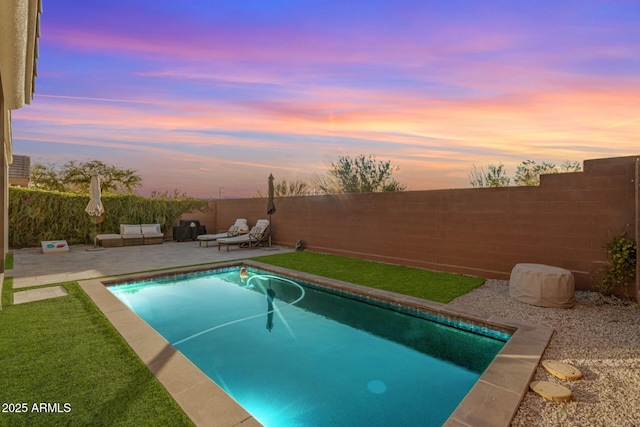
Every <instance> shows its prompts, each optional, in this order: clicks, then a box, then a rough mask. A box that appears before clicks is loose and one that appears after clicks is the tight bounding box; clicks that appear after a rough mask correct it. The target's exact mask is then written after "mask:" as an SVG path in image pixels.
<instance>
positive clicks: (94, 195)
mask: <svg viewBox="0 0 640 427" xmlns="http://www.w3.org/2000/svg"><path fill="white" fill-rule="evenodd" d="M100 197H101V192H100V178H99V177H98V174H95V173H94V174H93V175H92V176H91V184H89V204H87V207H86V208H85V211H86V212H87V213H88V214H89V216H90V217H92V218H93V248H94V249H97V248H98V241H97V233H96V225H97V223H98V217H100V216H101V215H102V214H103V213H104V206H103V205H102V200H101V199H100Z"/></svg>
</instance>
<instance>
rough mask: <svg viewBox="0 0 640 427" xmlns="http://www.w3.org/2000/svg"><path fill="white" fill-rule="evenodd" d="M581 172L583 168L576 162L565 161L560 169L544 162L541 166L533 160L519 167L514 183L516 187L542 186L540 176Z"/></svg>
mask: <svg viewBox="0 0 640 427" xmlns="http://www.w3.org/2000/svg"><path fill="white" fill-rule="evenodd" d="M581 170H582V166H581V165H580V163H579V162H576V161H573V162H572V161H569V160H565V161H564V162H563V163H562V165H560V168H558V167H556V165H555V164H553V163H547V162H542V164H541V165H537V164H536V162H534V161H533V160H525V161H523V162H522V163H521V164H520V166H518V169H517V170H516V175H515V176H514V178H513V182H515V183H516V185H540V175H545V174H552V173H559V172H580V171H581Z"/></svg>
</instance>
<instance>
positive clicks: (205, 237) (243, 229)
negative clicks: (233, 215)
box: [197, 219, 249, 247]
mask: <svg viewBox="0 0 640 427" xmlns="http://www.w3.org/2000/svg"><path fill="white" fill-rule="evenodd" d="M248 232H249V225H247V220H246V219H236V222H235V223H234V224H233V225H232V226H231V227H229V229H228V230H227V231H221V232H220V233H218V234H201V235H200V236H198V237H197V239H198V246H202V243H205V244H206V247H209V242H213V241H216V240H218V239H220V238H224V237H235V236H239V235H241V234H247V233H248Z"/></svg>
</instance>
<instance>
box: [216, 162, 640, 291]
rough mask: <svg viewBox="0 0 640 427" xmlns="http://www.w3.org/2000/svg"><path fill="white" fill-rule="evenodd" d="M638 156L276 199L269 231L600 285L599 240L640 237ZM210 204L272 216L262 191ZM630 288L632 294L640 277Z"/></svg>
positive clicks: (252, 217)
mask: <svg viewBox="0 0 640 427" xmlns="http://www.w3.org/2000/svg"><path fill="white" fill-rule="evenodd" d="M639 157H640V156H630V157H619V158H612V159H597V160H587V161H585V162H584V171H583V172H577V173H563V174H554V175H544V176H542V177H541V183H540V186H537V187H503V188H470V189H450V190H432V191H407V192H395V193H365V194H340V195H330V196H308V197H286V198H277V199H276V208H277V211H276V213H275V214H274V215H273V216H272V239H273V241H274V243H277V244H281V245H285V246H293V245H295V242H296V241H297V240H298V239H300V240H302V241H303V242H304V244H305V247H307V248H308V249H310V250H315V251H320V252H327V253H333V254H340V255H346V256H352V257H358V258H363V259H369V260H375V261H383V262H389V263H394V264H404V265H412V266H418V267H424V268H429V269H434V270H439V271H449V272H456V273H463V274H472V275H476V276H480V277H485V278H498V279H508V278H509V274H510V272H511V269H512V268H513V266H514V265H515V264H517V263H523V262H529V263H542V264H549V265H554V266H558V267H562V268H566V269H569V270H571V271H572V272H573V273H574V276H575V278H576V286H577V288H578V289H592V290H596V289H597V284H598V281H599V280H600V277H601V273H602V269H603V267H604V266H605V265H606V261H607V254H606V252H605V250H604V249H603V246H604V245H605V244H606V243H607V242H608V241H609V240H610V239H611V238H612V237H613V236H615V235H619V234H622V233H623V232H625V233H626V234H627V236H629V237H631V238H635V239H636V241H637V236H638V227H639V226H640V222H639V219H638V202H637V197H638V178H637V174H638V172H637V169H638V158H639ZM211 210H212V212H215V214H214V213H210V214H209V215H215V218H216V228H217V229H224V228H227V227H229V225H231V224H233V222H234V221H235V219H236V218H247V219H248V220H249V223H250V224H251V225H253V224H255V222H256V220H257V219H259V218H268V216H267V215H266V211H267V202H266V199H264V198H253V199H236V200H218V201H213V202H211ZM207 228H209V227H207ZM627 291H628V294H629V295H636V294H637V293H638V286H637V283H636V285H635V286H633V287H632V288H631V287H630V289H628V290H627ZM638 297H639V298H640V294H638Z"/></svg>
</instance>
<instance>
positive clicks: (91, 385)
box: [0, 283, 193, 427]
mask: <svg viewBox="0 0 640 427" xmlns="http://www.w3.org/2000/svg"><path fill="white" fill-rule="evenodd" d="M5 285H6V283H5ZM64 286H65V288H66V289H67V290H68V291H69V296H68V297H62V298H54V299H50V300H45V301H37V302H32V303H29V304H24V305H5V306H4V307H3V310H2V311H0V369H2V372H1V373H0V403H1V404H7V405H11V404H14V405H15V404H18V405H20V407H22V404H26V409H27V412H26V413H10V412H6V411H9V410H10V409H11V410H13V409H15V407H10V406H6V407H4V406H3V408H1V409H3V412H2V413H0V425H2V426H12V427H13V426H63V425H64V426H88V425H92V426H101V425H104V426H107V425H108V426H111V425H118V426H152V425H153V426H158V425H162V426H188V425H193V424H192V423H191V421H190V420H189V418H188V417H187V416H186V415H185V414H184V412H183V411H182V410H181V409H180V407H179V406H178V405H177V403H175V401H174V400H173V399H172V398H171V396H170V395H169V394H168V393H167V391H166V390H165V389H164V388H163V387H162V385H161V384H160V383H159V382H158V381H157V380H156V378H155V377H154V375H153V374H152V373H151V371H149V370H148V369H147V367H146V366H145V365H144V364H143V363H142V361H141V360H140V359H139V358H138V357H137V356H136V354H135V353H134V352H133V350H131V348H130V347H129V346H128V344H127V343H126V342H125V341H124V340H123V339H122V337H120V335H119V334H118V332H117V331H116V330H115V329H114V328H113V326H112V325H111V324H110V323H109V322H108V321H107V320H106V318H105V317H104V316H103V315H102V313H101V312H100V311H99V310H98V309H97V308H96V307H95V305H94V304H93V302H92V301H90V300H89V298H88V297H87V296H86V295H85V293H84V292H83V291H82V290H81V289H80V288H79V286H78V285H77V283H65V284H64ZM10 292H11V290H10V289H5V292H3V293H10ZM42 403H44V404H51V405H49V406H48V408H49V409H55V410H57V411H59V412H54V413H51V412H36V411H35V410H34V409H39V408H40V404H42ZM34 404H35V405H36V406H35V407H34ZM55 404H58V405H57V406H56V405H55ZM65 404H67V405H66V406H65ZM45 407H46V405H45ZM66 410H67V411H68V412H65V411H66Z"/></svg>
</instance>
